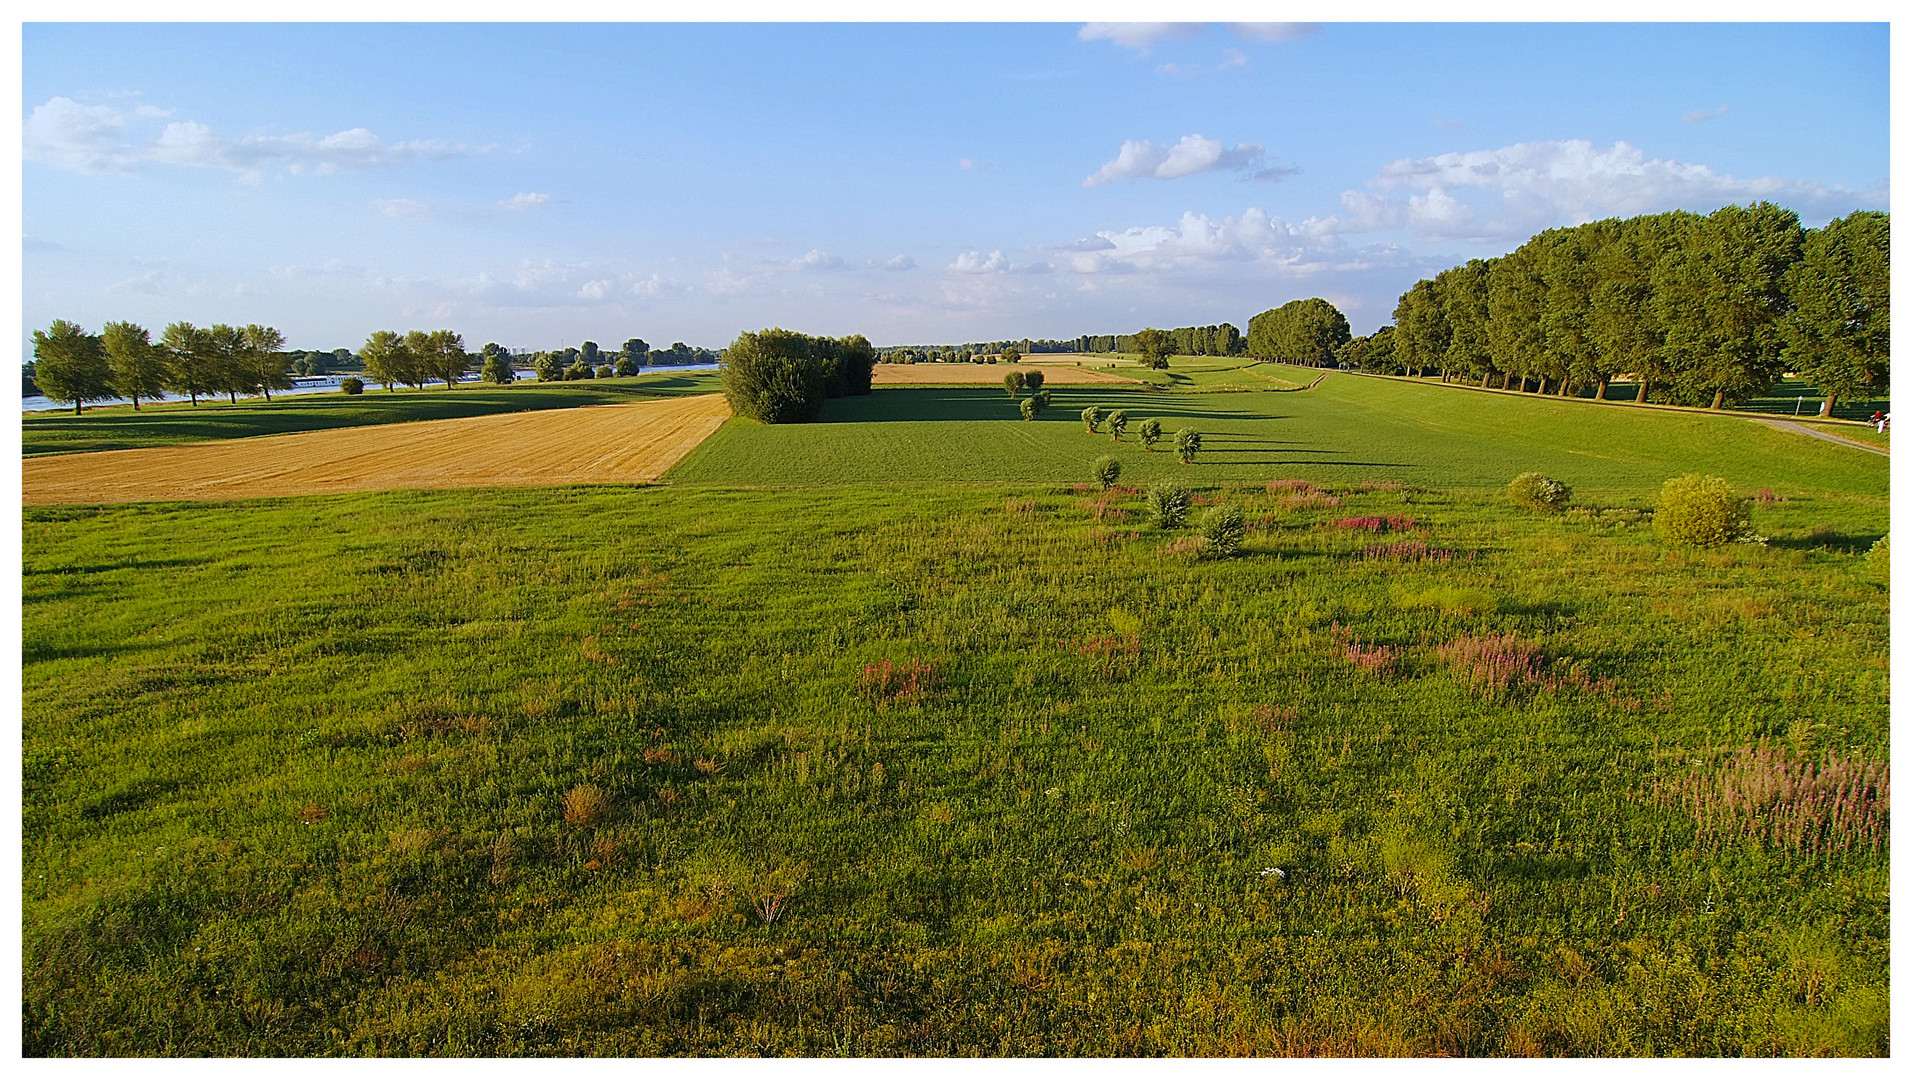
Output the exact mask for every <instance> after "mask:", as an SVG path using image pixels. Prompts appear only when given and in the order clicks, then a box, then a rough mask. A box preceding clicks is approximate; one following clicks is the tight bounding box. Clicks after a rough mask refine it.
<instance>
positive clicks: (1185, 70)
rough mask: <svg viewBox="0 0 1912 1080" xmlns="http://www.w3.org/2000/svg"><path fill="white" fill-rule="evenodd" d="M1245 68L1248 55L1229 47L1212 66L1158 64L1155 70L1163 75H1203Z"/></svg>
mask: <svg viewBox="0 0 1912 1080" xmlns="http://www.w3.org/2000/svg"><path fill="white" fill-rule="evenodd" d="M1247 66H1248V54H1247V53H1245V52H1242V51H1241V50H1240V49H1237V48H1234V47H1232V46H1231V47H1229V48H1226V49H1223V50H1222V58H1221V60H1220V61H1219V62H1218V63H1216V64H1214V65H1212V66H1211V65H1208V64H1158V65H1156V67H1155V70H1156V71H1158V72H1160V73H1162V74H1163V75H1205V74H1207V73H1209V72H1211V71H1227V70H1229V69H1230V68H1238V67H1247Z"/></svg>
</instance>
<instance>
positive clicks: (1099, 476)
mask: <svg viewBox="0 0 1912 1080" xmlns="http://www.w3.org/2000/svg"><path fill="white" fill-rule="evenodd" d="M1089 468H1090V470H1091V471H1092V472H1094V473H1095V479H1096V482H1097V483H1099V484H1101V485H1102V486H1103V487H1105V488H1110V487H1114V486H1115V482H1116V481H1117V480H1120V479H1122V463H1121V462H1119V461H1117V460H1115V459H1114V458H1112V457H1108V456H1107V455H1104V456H1102V457H1099V458H1096V459H1095V464H1093V465H1091V466H1089Z"/></svg>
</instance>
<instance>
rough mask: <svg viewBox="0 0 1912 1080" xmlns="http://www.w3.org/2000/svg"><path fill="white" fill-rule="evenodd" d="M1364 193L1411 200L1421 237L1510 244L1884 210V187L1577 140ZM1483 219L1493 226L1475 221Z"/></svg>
mask: <svg viewBox="0 0 1912 1080" xmlns="http://www.w3.org/2000/svg"><path fill="white" fill-rule="evenodd" d="M1368 186H1369V187H1371V188H1374V189H1376V190H1378V191H1382V192H1388V191H1402V192H1409V193H1411V196H1410V198H1409V199H1408V205H1407V208H1406V214H1407V217H1408V219H1409V221H1410V223H1411V224H1412V225H1414V227H1415V228H1416V230H1417V231H1418V232H1421V233H1422V234H1423V235H1426V236H1429V237H1439V238H1449V239H1506V238H1517V237H1522V236H1527V235H1530V234H1532V233H1533V232H1536V231H1538V230H1540V229H1544V228H1550V227H1553V226H1556V225H1562V224H1581V223H1584V222H1588V221H1594V220H1597V219H1600V218H1605V217H1630V216H1632V215H1635V214H1649V213H1658V212H1661V211H1666V210H1674V209H1685V210H1695V211H1702V212H1704V211H1711V210H1714V209H1717V208H1718V207H1720V206H1724V205H1726V204H1728V203H1743V202H1752V201H1756V200H1759V199H1767V200H1771V201H1773V202H1777V203H1780V204H1781V205H1784V206H1788V207H1791V208H1792V209H1794V210H1797V211H1799V212H1800V214H1801V215H1802V216H1805V217H1813V216H1815V215H1817V214H1839V213H1847V212H1850V211H1851V210H1853V209H1857V208H1860V207H1866V206H1882V205H1884V204H1885V202H1886V197H1887V196H1886V191H1885V188H1884V185H1883V184H1881V185H1880V186H1878V187H1876V188H1873V189H1870V190H1866V191H1859V190H1855V189H1852V188H1848V187H1845V186H1842V185H1831V186H1828V185H1826V184H1823V183H1820V182H1818V181H1814V180H1792V179H1787V178H1784V177H1777V176H1763V177H1754V178H1739V177H1734V176H1730V175H1727V174H1725V173H1720V172H1715V171H1714V170H1713V169H1711V168H1710V167H1708V166H1705V165H1699V164H1691V163H1686V162H1679V161H1673V160H1670V159H1665V158H1649V157H1647V156H1646V154H1645V153H1643V152H1642V151H1640V150H1639V149H1637V148H1636V147H1633V146H1630V145H1628V144H1627V143H1624V142H1616V143H1614V144H1613V145H1612V146H1610V147H1606V148H1600V147H1596V146H1594V145H1593V144H1592V143H1591V142H1588V141H1587V140H1584V139H1574V140H1556V141H1547V142H1526V143H1515V144H1513V145H1511V146H1503V147H1500V148H1498V149H1494V150H1470V151H1466V152H1458V153H1448V154H1439V155H1436V156H1434V157H1429V158H1403V159H1401V160H1399V161H1395V162H1392V163H1390V164H1388V165H1387V166H1385V167H1384V168H1382V170H1381V171H1380V173H1379V174H1377V175H1376V176H1375V177H1374V179H1372V180H1370V181H1369V185H1368ZM1467 191H1474V192H1479V193H1482V194H1483V195H1484V196H1485V199H1486V202H1485V203H1484V204H1480V205H1472V204H1470V206H1471V208H1470V206H1463V205H1461V204H1463V203H1469V202H1470V201H1469V200H1467V199H1464V198H1463V197H1462V193H1463V192H1467ZM1496 196H1497V197H1498V204H1497V205H1494V199H1495V197H1496ZM1347 201H1348V197H1347V196H1343V202H1344V204H1346V203H1347ZM1475 201H1476V202H1478V201H1479V200H1475ZM1464 211H1465V212H1464ZM1483 211H1484V212H1487V213H1489V214H1491V215H1492V217H1491V219H1490V220H1485V221H1483V220H1481V218H1480V215H1481V213H1482V212H1483ZM1375 216H1376V218H1377V219H1380V218H1382V217H1384V216H1385V215H1380V214H1377V215H1375Z"/></svg>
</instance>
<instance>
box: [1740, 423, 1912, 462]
mask: <svg viewBox="0 0 1912 1080" xmlns="http://www.w3.org/2000/svg"><path fill="white" fill-rule="evenodd" d="M1756 423H1761V424H1765V425H1766V426H1767V427H1769V428H1777V429H1779V430H1780V431H1790V432H1793V433H1795V434H1799V435H1806V436H1809V437H1811V438H1814V439H1822V440H1824V441H1826V442H1829V443H1833V444H1835V445H1838V446H1850V447H1852V448H1853V449H1854V450H1864V451H1866V452H1867V453H1869V454H1879V455H1881V456H1883V457H1891V456H1892V450H1891V448H1890V447H1885V446H1874V445H1873V444H1871V443H1869V442H1861V441H1860V440H1858V439H1849V438H1847V437H1845V436H1844V435H1840V434H1837V433H1836V432H1831V431H1820V430H1819V429H1818V428H1810V427H1807V426H1806V425H1804V424H1795V423H1793V422H1792V421H1790V420H1759V421H1756Z"/></svg>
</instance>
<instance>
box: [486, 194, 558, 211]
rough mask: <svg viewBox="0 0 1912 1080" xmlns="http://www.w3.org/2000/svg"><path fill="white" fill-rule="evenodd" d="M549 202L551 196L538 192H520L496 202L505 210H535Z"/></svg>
mask: <svg viewBox="0 0 1912 1080" xmlns="http://www.w3.org/2000/svg"><path fill="white" fill-rule="evenodd" d="M550 202H551V196H549V195H546V194H544V193H543V192H538V191H520V192H519V193H517V194H516V195H513V196H512V197H511V198H509V199H500V200H498V205H499V206H501V207H503V208H505V209H506V210H535V209H537V208H538V207H540V206H545V205H547V204H549V203H550Z"/></svg>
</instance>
